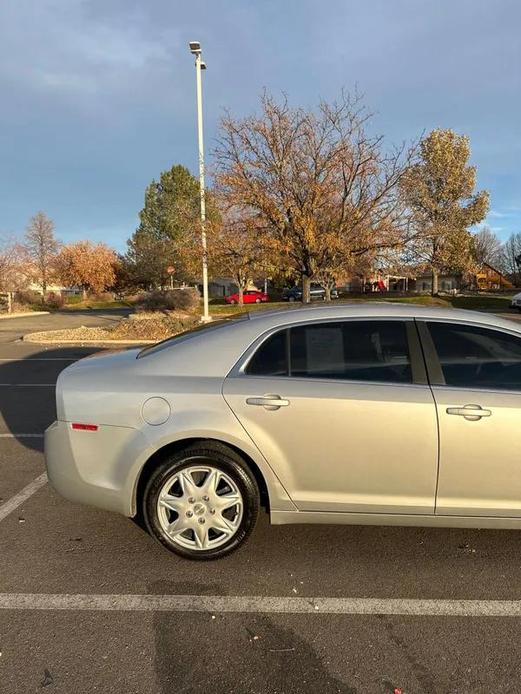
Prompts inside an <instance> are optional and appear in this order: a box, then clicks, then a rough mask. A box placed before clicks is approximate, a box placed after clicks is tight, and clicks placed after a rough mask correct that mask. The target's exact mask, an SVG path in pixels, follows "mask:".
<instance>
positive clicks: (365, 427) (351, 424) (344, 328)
mask: <svg viewBox="0 0 521 694" xmlns="http://www.w3.org/2000/svg"><path fill="white" fill-rule="evenodd" d="M223 394H224V397H225V399H226V401H227V402H228V404H229V406H230V407H231V409H232V410H233V412H234V413H235V415H236V416H237V418H238V419H239V421H240V422H241V424H242V426H243V427H244V429H245V430H246V431H247V433H248V434H249V436H250V437H251V438H252V440H253V441H254V442H255V444H256V445H257V446H258V448H259V449H260V451H261V453H262V454H263V455H264V457H265V458H266V460H267V461H268V463H269V464H270V465H271V466H272V468H273V469H274V471H275V473H276V474H277V475H278V477H279V479H280V480H281V482H282V484H283V485H284V486H285V488H286V490H287V492H288V493H289V495H290V497H291V498H292V500H293V501H294V503H295V504H296V505H297V507H298V508H299V509H300V510H306V511H341V512H358V513H407V514H433V513H434V499H435V489H436V477H437V463H438V431H437V423H436V413H435V406H434V400H433V397H432V393H431V390H430V388H429V386H428V385H427V381H426V374H425V370H424V363H423V358H422V355H421V351H420V345H419V340H418V336H417V332H416V328H415V325H414V321H402V320H371V321H368V320H346V321H333V322H317V321H313V322H310V323H306V324H300V325H293V326H290V327H288V328H282V329H278V330H276V331H273V332H271V333H270V334H268V335H267V336H263V337H262V338H260V339H259V340H258V341H257V343H256V344H255V345H254V346H253V348H252V349H251V350H250V353H248V354H247V355H246V356H245V359H244V361H243V363H242V364H240V365H238V366H237V367H236V369H234V370H233V371H232V373H231V374H230V375H229V376H228V377H227V378H226V380H225V382H224V385H223Z"/></svg>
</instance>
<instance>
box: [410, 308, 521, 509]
mask: <svg viewBox="0 0 521 694" xmlns="http://www.w3.org/2000/svg"><path fill="white" fill-rule="evenodd" d="M419 331H420V334H421V336H422V343H423V346H424V350H425V355H426V358H427V365H428V368H429V376H430V380H431V383H432V391H433V394H434V398H435V401H436V407H437V414H438V421H439V430H440V466H439V480H438V491H437V499H436V514H439V515H450V516H453V515H456V516H503V517H508V516H511V517H520V516H521V335H520V334H519V333H516V331H515V330H512V331H509V330H508V329H499V328H497V329H496V328H492V327H486V326H480V325H473V324H466V323H457V322H449V321H427V322H424V323H421V324H419Z"/></svg>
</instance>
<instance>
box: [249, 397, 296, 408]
mask: <svg viewBox="0 0 521 694" xmlns="http://www.w3.org/2000/svg"><path fill="white" fill-rule="evenodd" d="M246 404H247V405H257V406H259V407H265V408H266V409H267V410H278V409H279V407H287V406H288V405H289V400H284V398H281V397H280V395H262V396H259V397H256V398H246Z"/></svg>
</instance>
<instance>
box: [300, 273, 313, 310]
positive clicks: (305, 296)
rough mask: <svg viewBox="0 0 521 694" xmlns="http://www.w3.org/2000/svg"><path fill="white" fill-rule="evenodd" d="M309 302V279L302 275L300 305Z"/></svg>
mask: <svg viewBox="0 0 521 694" xmlns="http://www.w3.org/2000/svg"><path fill="white" fill-rule="evenodd" d="M310 301H311V278H310V277H309V275H302V303H304V304H309V302H310Z"/></svg>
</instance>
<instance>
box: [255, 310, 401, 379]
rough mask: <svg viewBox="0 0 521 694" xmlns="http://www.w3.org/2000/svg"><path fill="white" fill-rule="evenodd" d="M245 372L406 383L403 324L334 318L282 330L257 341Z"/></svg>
mask: <svg viewBox="0 0 521 694" xmlns="http://www.w3.org/2000/svg"><path fill="white" fill-rule="evenodd" d="M288 333H289V335H288ZM288 337H289V339H288ZM288 343H289V350H288ZM246 373H247V374H249V375H255V376H293V377H295V378H317V379H335V380H349V381H370V382H376V383H411V382H412V370H411V361H410V356H409V347H408V341H407V331H406V326H405V323H402V322H400V321H341V322H340V321H339V322H327V323H312V324H307V325H301V326H295V327H293V328H289V329H283V330H280V331H279V332H277V333H274V334H273V335H271V336H270V337H269V338H268V339H267V340H265V342H263V343H262V344H261V346H260V347H259V348H258V350H257V351H256V352H255V354H254V355H253V357H252V359H251V360H250V362H249V364H248V366H247V367H246Z"/></svg>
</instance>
